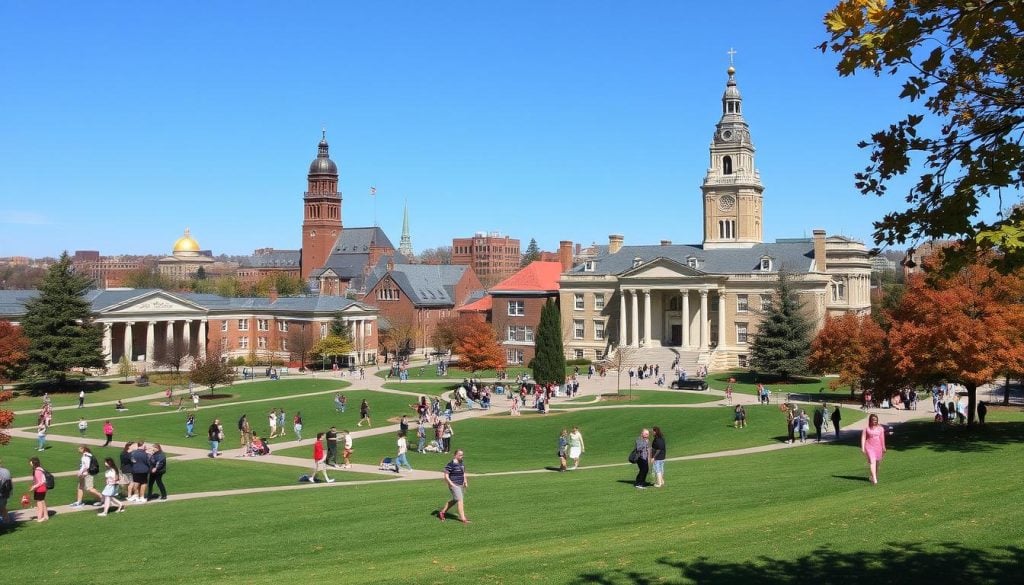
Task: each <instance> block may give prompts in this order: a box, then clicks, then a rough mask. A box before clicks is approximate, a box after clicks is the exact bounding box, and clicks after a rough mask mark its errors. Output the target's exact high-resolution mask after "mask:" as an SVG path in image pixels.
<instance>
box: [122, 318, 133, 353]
mask: <svg viewBox="0 0 1024 585" xmlns="http://www.w3.org/2000/svg"><path fill="white" fill-rule="evenodd" d="M134 326H135V322H134V321H129V322H127V323H125V324H124V355H126V356H128V361H130V362H134V361H135V340H134V339H132V327H134Z"/></svg>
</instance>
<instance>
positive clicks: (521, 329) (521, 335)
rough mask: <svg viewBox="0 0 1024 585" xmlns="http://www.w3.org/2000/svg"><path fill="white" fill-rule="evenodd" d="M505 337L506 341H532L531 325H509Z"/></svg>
mask: <svg viewBox="0 0 1024 585" xmlns="http://www.w3.org/2000/svg"><path fill="white" fill-rule="evenodd" d="M505 339H506V340H507V341H518V342H521V343H533V327H527V326H526V325H509V326H508V330H507V331H506V336H505Z"/></svg>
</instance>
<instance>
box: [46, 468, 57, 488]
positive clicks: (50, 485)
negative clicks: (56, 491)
mask: <svg viewBox="0 0 1024 585" xmlns="http://www.w3.org/2000/svg"><path fill="white" fill-rule="evenodd" d="M43 480H44V481H45V482H46V489H48V490H52V489H53V488H54V487H56V486H57V480H55V479H54V478H53V474H52V473H50V472H49V471H46V470H45V469H43Z"/></svg>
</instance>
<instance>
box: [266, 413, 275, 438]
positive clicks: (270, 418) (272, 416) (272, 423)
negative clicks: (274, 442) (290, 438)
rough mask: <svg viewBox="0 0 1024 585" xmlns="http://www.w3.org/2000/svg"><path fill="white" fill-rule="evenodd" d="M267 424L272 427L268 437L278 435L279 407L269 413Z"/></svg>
mask: <svg viewBox="0 0 1024 585" xmlns="http://www.w3.org/2000/svg"><path fill="white" fill-rule="evenodd" d="M267 426H268V427H270V432H269V433H267V438H268V439H273V438H275V437H277V409H276V408H275V409H273V410H271V411H270V413H269V414H268V415H267Z"/></svg>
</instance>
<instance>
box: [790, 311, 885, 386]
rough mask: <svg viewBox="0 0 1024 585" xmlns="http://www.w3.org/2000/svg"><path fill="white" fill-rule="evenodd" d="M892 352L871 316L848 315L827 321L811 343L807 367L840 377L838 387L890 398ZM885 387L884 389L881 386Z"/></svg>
mask: <svg viewBox="0 0 1024 585" xmlns="http://www.w3.org/2000/svg"><path fill="white" fill-rule="evenodd" d="M888 356H889V351H888V347H887V345H886V336H885V331H883V330H882V327H881V326H880V325H879V324H878V322H877V321H875V320H874V319H873V318H871V317H870V316H868V315H854V314H852V313H845V314H843V315H840V316H838V317H830V318H829V319H827V320H826V321H825V326H824V327H822V329H821V331H819V332H818V335H817V336H815V338H814V340H813V341H811V355H810V357H809V358H808V360H807V366H808V368H809V369H810V370H811V371H812V372H815V373H819V374H838V376H839V377H838V379H837V380H836V386H840V385H849V386H850V393H851V394H852V393H853V392H854V391H856V390H857V389H863V388H871V389H872V390H875V391H876V392H878V393H879V395H881V396H886V397H888V396H890V395H891V393H892V390H893V388H891V382H889V381H888V380H887V378H888V374H889V373H890V372H891V369H890V368H888V367H886V362H888V361H889V360H888ZM882 385H886V386H887V387H886V388H885V389H884V390H883V389H882V388H880V386H882Z"/></svg>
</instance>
